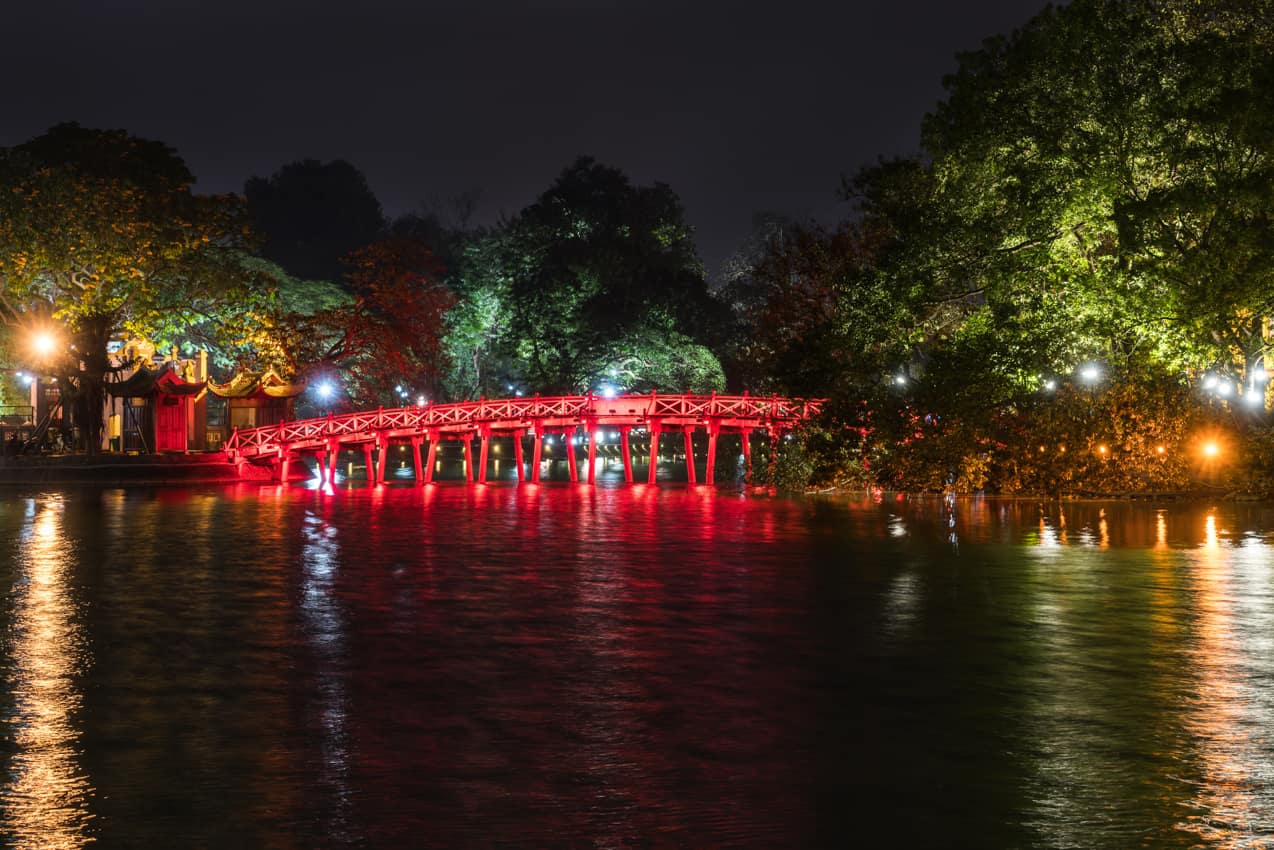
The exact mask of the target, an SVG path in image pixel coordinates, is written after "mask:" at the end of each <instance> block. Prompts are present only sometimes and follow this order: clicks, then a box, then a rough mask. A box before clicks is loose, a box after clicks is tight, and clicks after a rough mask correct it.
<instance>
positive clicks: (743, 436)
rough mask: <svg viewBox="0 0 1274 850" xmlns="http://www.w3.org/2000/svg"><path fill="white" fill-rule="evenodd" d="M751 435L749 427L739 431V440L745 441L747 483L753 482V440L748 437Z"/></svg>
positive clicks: (744, 458) (744, 461)
mask: <svg viewBox="0 0 1274 850" xmlns="http://www.w3.org/2000/svg"><path fill="white" fill-rule="evenodd" d="M750 436H751V429H749V428H744V429H743V430H742V431H740V432H739V440H740V441H741V442H742V443H743V482H744V483H745V484H751V483H752V441H751V440H750V439H748V438H749V437H750Z"/></svg>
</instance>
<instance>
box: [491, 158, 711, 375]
mask: <svg viewBox="0 0 1274 850" xmlns="http://www.w3.org/2000/svg"><path fill="white" fill-rule="evenodd" d="M498 252H499V253H498V262H499V271H498V272H497V273H496V274H495V275H494V277H495V278H496V279H501V280H504V281H507V285H508V288H507V301H506V309H507V311H508V325H507V330H506V333H505V342H506V345H507V346H508V350H509V351H510V352H511V353H512V354H513V355H514V356H515V357H516V359H517V361H518V362H520V363H521V366H522V374H523V376H524V379H525V380H526V381H527V382H528V383H529V384H530V386H531V387H533V388H535V389H537V390H539V391H542V392H575V391H579V390H583V389H591V388H595V385H596V383H597V382H598V381H599V380H601V379H603V377H604V376H606V375H607V374H608V373H609V371H610V370H611V369H617V368H618V365H617V364H618V361H619V360H621V359H622V358H623V357H624V356H625V352H626V350H628V349H631V348H632V346H633V344H634V341H635V340H636V339H638V338H642V337H648V336H649V334H650V333H657V332H660V330H661V329H668V330H671V331H675V332H677V333H680V334H683V335H685V336H686V337H688V338H690V339H691V340H698V339H699V338H700V337H701V336H702V335H703V334H704V333H705V332H706V329H707V322H708V321H709V320H710V319H711V317H713V316H714V315H715V314H716V313H717V311H718V310H719V305H718V303H717V302H715V301H713V300H712V299H711V298H710V296H709V295H708V292H707V286H706V283H705V280H704V273H703V267H702V264H701V263H700V262H699V260H698V258H697V257H696V255H695V251H694V244H693V241H692V238H691V230H690V228H689V226H688V225H687V224H686V223H685V220H684V216H683V213H682V208H681V202H680V201H679V200H678V198H677V196H676V195H675V194H674V193H673V192H672V190H671V189H669V188H668V187H667V186H665V185H663V184H656V185H654V186H650V187H634V186H633V185H631V184H630V183H629V181H628V178H627V177H626V176H624V174H623V173H621V172H620V171H618V170H616V169H613V168H609V167H606V166H603V165H599V164H598V163H596V162H594V161H593V160H591V159H588V158H581V159H579V160H577V161H576V162H575V163H574V164H573V165H572V166H570V167H569V168H567V169H566V170H565V171H564V172H563V173H562V175H561V176H560V177H559V178H558V179H557V181H556V182H555V183H554V184H553V186H552V187H551V188H550V189H549V190H548V191H547V192H545V193H544V194H543V195H541V196H540V197H539V199H538V200H537V201H536V202H535V203H534V204H532V205H531V206H529V207H527V208H526V209H524V210H522V212H521V213H519V214H518V216H517V217H516V218H515V219H514V220H513V221H512V222H510V223H509V225H508V228H507V233H506V234H505V235H504V237H503V239H502V241H501V243H500V244H499V247H498ZM662 388H664V389H683V388H681V387H671V388H669V387H662Z"/></svg>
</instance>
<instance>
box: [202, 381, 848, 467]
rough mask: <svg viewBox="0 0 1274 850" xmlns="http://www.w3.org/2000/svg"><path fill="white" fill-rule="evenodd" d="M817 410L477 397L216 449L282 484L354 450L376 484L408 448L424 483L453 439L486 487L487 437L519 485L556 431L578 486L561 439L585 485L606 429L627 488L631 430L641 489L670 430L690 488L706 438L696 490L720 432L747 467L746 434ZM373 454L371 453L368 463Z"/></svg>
mask: <svg viewBox="0 0 1274 850" xmlns="http://www.w3.org/2000/svg"><path fill="white" fill-rule="evenodd" d="M822 405H823V402H822V400H818V399H793V398H783V397H779V396H768V397H767V396H750V395H746V394H744V395H740V396H727V395H717V394H715V393H714V394H712V395H684V394H682V395H659V394H657V393H650V394H649V395H621V396H615V397H613V398H606V397H603V396H597V395H591V394H590V395H580V396H553V397H545V398H541V397H539V396H534V397H531V398H520V397H519V398H505V399H493V400H486V399H483V400H480V401H462V402H455V403H450V404H429V405H424V406H421V407H398V408H391V409H385V408H377V409H376V410H367V411H356V412H353V413H342V414H340V415H333V414H329V415H328V416H325V417H320V418H315V419H302V420H297V421H295V422H282V423H279V424H277V425H267V426H263V427H259V428H247V429H241V430H236V431H235V432H234V433H233V434H232V435H231V436H230V439H229V440H227V441H226V446H225V448H226V452H227V455H228V457H229V458H230V460H231V461H233V462H234V463H235V464H236V466H238V467H239V468H240V469H242V465H243V464H245V463H254V464H267V463H268V464H270V465H271V466H272V467H274V470H275V472H276V474H277V475H278V477H279V479H280V481H282V482H284V483H286V482H287V480H288V472H289V467H290V464H291V463H292V462H294V461H295V460H297V459H298V458H300V457H301V456H303V455H305V454H313V455H314V456H315V457H316V458H317V459H318V464H319V471H320V475H321V476H322V478H323V481H324V483H327V482H329V481H330V480H331V477H332V474H333V471H334V469H333V467H334V462H335V456H336V453H337V452H339V451H340V450H342V449H361V450H362V451H363V455H364V458H365V460H366V463H367V469H368V471H369V475H368V479H369V480H374V481H375V482H376V483H383V482H384V480H385V469H386V464H387V458H388V455H389V451H388V449H389V446H390V443H391V442H394V441H397V442H410V444H411V446H412V460H413V464H414V468H415V473H416V479H415V480H416V483H417V484H424V483H428V482H430V481H432V480H433V470H434V463H435V459H436V457H437V451H438V447H439V446H440V445H441V444H442V443H444V442H447V441H459V442H461V443H462V444H463V446H464V452H465V461H466V464H465V470H466V471H465V476H466V480H468V481H471V482H477V483H481V482H484V481H485V480H486V472H487V453H488V449H489V447H490V444H491V440H492V439H494V438H498V437H510V438H513V446H514V462H515V464H516V468H517V477H518V480H519V481H523V480H527V479H528V477H529V480H531V481H537V482H538V481H539V480H540V460H541V457H542V454H543V445H544V440H545V438H546V437H550V436H556V435H559V434H560V435H562V436H563V437H564V439H565V442H566V445H567V452H566V458H567V466H568V469H569V471H570V478H571V480H572V481H578V480H579V471H578V465H577V458H576V451H577V448H578V447H577V446H576V445H575V444H574V441H573V440H571V439H570V438H571V437H573V436H575V435H576V434H577V433H578V432H579V431H580V430H581V429H582V430H583V432H584V434H586V435H587V439H586V440H585V441H584V442H585V443H586V445H587V452H588V462H587V467H586V470H587V472H586V479H587V481H588V483H589V484H592V483H593V480H594V474H595V468H596V465H595V463H594V461H595V460H596V450H597V441H596V440H595V439H594V438H593V437H594V435H595V434H596V433H597V432H598V430H599V429H601V428H606V429H610V430H615V431H618V432H619V434H620V451H621V457H622V460H623V465H624V480H625V481H627V482H629V483H631V482H632V480H633V468H632V452H631V447H630V443H629V437H630V434H631V432H632V431H633V430H635V429H644V430H645V431H646V432H648V433H649V435H650V464H649V467H648V471H647V480H648V482H649V483H651V484H653V483H654V481H655V466H656V460H657V454H658V448H659V440H660V437H661V436H663V435H665V434H678V433H679V434H681V435H682V438H683V439H684V441H685V448H686V470H687V480H688V481H689V482H690V483H691V484H694V483H696V481H695V467H694V452H693V447H692V442H691V441H692V438H693V435H694V433H695V432H696V431H699V430H702V431H704V432H706V434H707V436H708V458H707V460H708V465H707V470H706V473H705V476H704V478H705V480H704V483H705V484H713V483H714V480H713V474H714V469H713V468H714V466H715V464H716V452H717V439H718V437H720V436H721V435H722V434H740V435H742V438H743V439H742V445H743V453H744V459H745V462H746V463H748V464H750V463H751V436H752V435H753V434H754V433H757V432H760V433H763V434H764V435H765V436H766V437H767V438H768V439H769V440H770V441H771V442H773V441H776V440H778V439H779V438H780V437H782V436H783V435H784V434H786V433H787V432H789V431H791V430H792V429H793V428H795V427H797V426H798V425H800V424H801V423H802V422H805V421H807V420H808V419H809V418H810V417H812V416H814V415H815V414H817V413H818V412H819V410H821V409H822ZM526 436H530V437H532V438H533V442H532V459H531V464H530V475H529V476H528V475H527V469H526V463H525V459H524V457H523V445H522V438H523V437H526ZM475 440H477V441H478V454H479V458H478V462H477V463H476V464H475V463H474V458H473V456H472V453H473V443H474V441H475ZM426 443H428V450H427V459H425V460H422V457H421V451H422V448H423V447H424V445H425V444H426ZM373 453H375V454H376V460H377V462H376V463H375V465H373V462H372V457H373ZM329 456H330V457H331V459H332V463H331V464H329V462H328V458H329ZM373 470H374V475H373V474H372V471H373Z"/></svg>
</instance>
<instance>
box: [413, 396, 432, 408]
mask: <svg viewBox="0 0 1274 850" xmlns="http://www.w3.org/2000/svg"><path fill="white" fill-rule="evenodd" d="M428 403H429V399H427V398H425V397H424V396H417V397H416V407H424V406H425V405H426V404H428Z"/></svg>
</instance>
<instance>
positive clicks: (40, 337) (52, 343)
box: [31, 331, 58, 357]
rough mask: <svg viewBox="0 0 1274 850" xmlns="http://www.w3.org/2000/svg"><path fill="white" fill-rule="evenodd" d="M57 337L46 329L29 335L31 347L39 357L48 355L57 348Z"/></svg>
mask: <svg viewBox="0 0 1274 850" xmlns="http://www.w3.org/2000/svg"><path fill="white" fill-rule="evenodd" d="M57 345H58V341H57V337H55V336H53V334H51V333H49V332H48V331H40V332H39V333H37V334H36V335H35V336H33V337H31V348H32V349H33V350H34V351H35V353H36V354H38V355H39V356H41V357H48V356H49V355H50V354H52V353H53V349H55V348H57Z"/></svg>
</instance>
